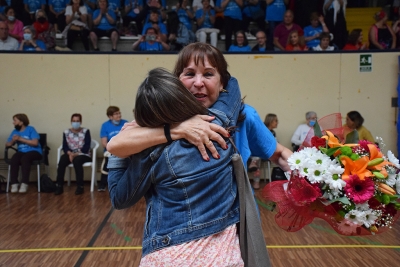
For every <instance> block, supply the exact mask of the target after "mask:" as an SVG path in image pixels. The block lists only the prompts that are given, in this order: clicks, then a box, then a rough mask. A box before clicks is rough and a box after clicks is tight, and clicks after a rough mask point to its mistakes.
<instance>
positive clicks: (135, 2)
mask: <svg viewBox="0 0 400 267" xmlns="http://www.w3.org/2000/svg"><path fill="white" fill-rule="evenodd" d="M131 3H132V8H131V10H129V12H128V13H127V14H126V15H127V16H128V17H131V18H136V17H137V15H138V14H136V13H135V12H133V10H134V9H135V8H139V7H140V6H143V0H125V6H128V5H130V4H131Z"/></svg>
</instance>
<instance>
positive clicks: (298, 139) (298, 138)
mask: <svg viewBox="0 0 400 267" xmlns="http://www.w3.org/2000/svg"><path fill="white" fill-rule="evenodd" d="M306 121H307V123H303V124H300V125H299V126H298V127H297V129H296V130H295V131H294V133H293V135H292V138H291V142H292V147H293V151H297V150H298V149H299V147H300V146H301V144H303V141H304V139H305V138H306V137H307V134H308V132H309V131H310V129H311V127H313V126H314V124H315V122H316V121H317V113H315V112H314V111H309V112H307V113H306Z"/></svg>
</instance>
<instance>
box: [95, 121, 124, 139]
mask: <svg viewBox="0 0 400 267" xmlns="http://www.w3.org/2000/svg"><path fill="white" fill-rule="evenodd" d="M126 122H128V121H126V120H121V121H120V122H119V124H118V125H115V124H114V123H112V121H111V120H108V121H106V122H105V123H103V125H101V129H100V138H103V137H107V142H109V141H110V139H111V138H113V137H114V136H116V135H117V134H118V133H119V132H120V131H121V128H122V126H124V124H125V123H126Z"/></svg>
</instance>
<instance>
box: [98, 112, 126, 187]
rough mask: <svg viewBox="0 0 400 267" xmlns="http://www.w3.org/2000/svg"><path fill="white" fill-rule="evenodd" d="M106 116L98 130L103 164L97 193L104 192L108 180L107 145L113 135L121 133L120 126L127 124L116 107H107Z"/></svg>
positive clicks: (108, 154)
mask: <svg viewBox="0 0 400 267" xmlns="http://www.w3.org/2000/svg"><path fill="white" fill-rule="evenodd" d="M107 116H108V121H106V122H104V123H103V125H101V129H100V138H101V144H102V146H103V147H104V158H103V162H102V163H101V180H100V183H99V186H98V189H97V190H98V191H99V192H102V191H106V187H107V178H108V168H107V164H108V157H109V156H110V153H109V152H108V151H107V149H106V147H107V143H108V142H109V141H110V140H111V138H113V137H114V136H115V135H117V134H118V133H119V131H121V128H122V126H124V124H125V122H128V121H127V120H123V119H121V111H120V110H119V107H116V106H109V107H108V108H107Z"/></svg>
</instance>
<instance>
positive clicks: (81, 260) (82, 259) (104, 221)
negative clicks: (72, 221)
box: [74, 208, 114, 267]
mask: <svg viewBox="0 0 400 267" xmlns="http://www.w3.org/2000/svg"><path fill="white" fill-rule="evenodd" d="M113 212H114V208H111V209H110V211H109V212H108V213H107V215H106V217H104V219H103V221H102V222H101V224H100V225H99V227H97V230H96V232H95V233H94V235H93V237H92V239H90V241H89V243H88V244H87V246H86V247H88V248H92V247H93V245H94V243H95V242H96V240H97V238H98V237H99V235H100V233H101V231H102V230H103V228H104V226H105V225H106V223H107V221H108V219H109V218H110V216H111V214H112V213H113ZM82 250H83V252H82V255H81V256H80V257H79V259H78V261H77V262H76V263H75V265H74V267H80V266H81V264H82V263H83V261H84V260H85V258H86V256H87V254H88V253H89V251H90V249H82Z"/></svg>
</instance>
